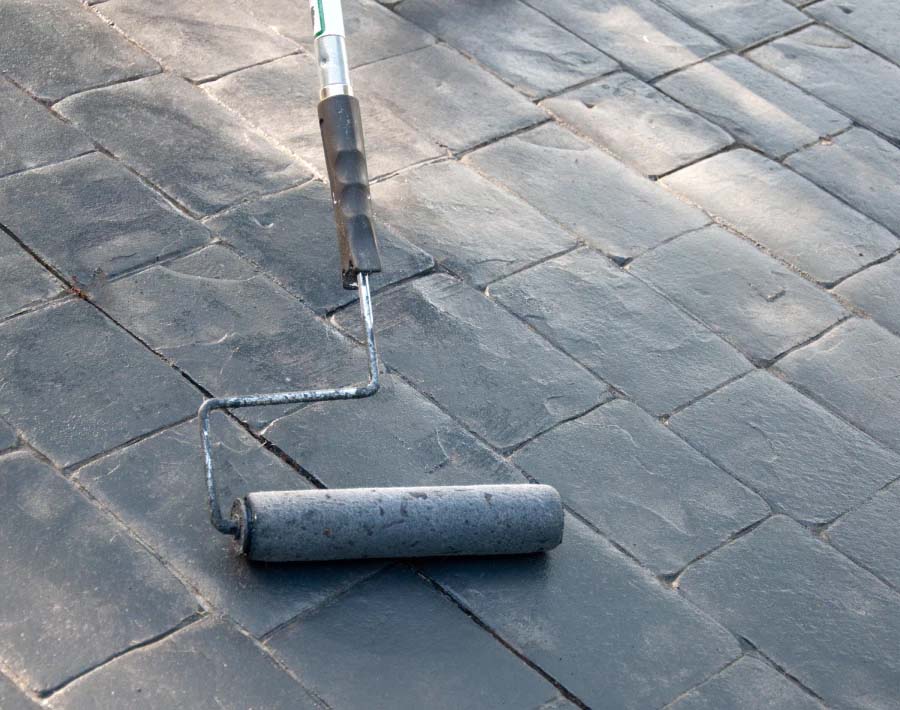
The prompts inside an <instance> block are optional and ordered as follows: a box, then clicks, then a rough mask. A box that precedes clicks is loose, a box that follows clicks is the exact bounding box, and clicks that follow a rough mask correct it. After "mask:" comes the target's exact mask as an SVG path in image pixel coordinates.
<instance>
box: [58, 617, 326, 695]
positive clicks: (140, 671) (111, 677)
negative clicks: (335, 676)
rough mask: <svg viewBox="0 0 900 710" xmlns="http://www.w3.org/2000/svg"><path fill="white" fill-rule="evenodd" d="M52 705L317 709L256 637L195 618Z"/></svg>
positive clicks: (84, 681) (91, 677)
mask: <svg viewBox="0 0 900 710" xmlns="http://www.w3.org/2000/svg"><path fill="white" fill-rule="evenodd" d="M51 707H53V708H54V709H57V710H80V709H81V708H86V707H90V708H95V709H96V710H118V709H119V708H122V707H128V708H134V710H157V708H164V707H168V708H176V707H178V708H204V710H205V709H206V708H210V710H212V709H213V708H229V710H231V708H234V709H235V710H236V709H237V708H266V710H294V709H295V708H296V709H297V710H303V709H306V708H309V709H310V710H312V709H313V708H318V707H320V706H319V704H318V703H317V702H315V700H314V699H313V698H312V697H311V696H310V695H309V694H308V693H307V691H306V690H305V689H304V688H303V687H302V686H300V685H299V684H298V683H297V682H296V681H295V680H293V679H292V678H291V677H290V676H289V675H288V674H287V673H285V672H284V671H283V670H282V669H281V668H279V667H278V666H277V665H276V664H275V662H274V661H273V660H272V658H270V657H269V656H268V655H267V654H266V653H265V652H264V651H263V650H261V649H260V648H259V647H258V646H256V645H255V644H254V643H253V641H251V640H250V639H248V638H247V637H246V636H244V635H243V634H241V633H240V632H239V631H238V630H237V629H235V628H234V627H232V626H230V625H229V624H228V623H227V622H223V621H218V620H215V619H210V620H207V621H202V622H199V623H195V624H192V625H191V626H189V627H188V628H186V629H184V630H182V631H179V632H178V633H176V634H173V635H172V636H169V637H168V638H166V639H165V640H163V641H162V642H160V643H157V644H154V645H152V646H150V647H148V648H146V649H140V650H139V651H136V652H134V653H129V654H128V655H127V656H125V657H123V658H118V659H116V660H115V661H113V662H112V663H110V664H109V665H108V666H105V667H104V668H101V669H100V670H98V671H96V672H94V673H91V674H90V675H89V676H87V677H85V678H83V679H80V680H78V681H77V682H76V683H73V684H72V685H71V686H69V687H68V688H66V689H65V690H64V691H63V692H62V693H60V694H59V695H58V696H54V697H53V700H52V701H51Z"/></svg>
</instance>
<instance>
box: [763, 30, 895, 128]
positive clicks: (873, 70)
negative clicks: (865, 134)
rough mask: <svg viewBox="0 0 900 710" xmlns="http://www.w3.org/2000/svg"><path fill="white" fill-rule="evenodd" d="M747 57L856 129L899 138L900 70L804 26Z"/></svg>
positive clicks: (827, 33)
mask: <svg viewBox="0 0 900 710" xmlns="http://www.w3.org/2000/svg"><path fill="white" fill-rule="evenodd" d="M749 57H750V58H751V59H753V60H754V61H755V62H758V63H759V64H761V65H763V66H764V67H765V68H766V69H768V70H769V71H772V72H774V73H776V74H780V75H781V76H783V77H784V78H785V79H787V80H788V81H791V82H793V83H794V84H797V85H798V86H800V88H802V89H804V90H806V91H808V92H810V93H811V94H813V95H815V96H818V97H819V98H820V99H822V100H824V101H826V102H827V103H829V104H831V105H832V106H834V107H835V108H837V109H839V110H841V111H843V112H844V113H846V114H847V115H848V116H851V117H852V118H855V119H856V120H857V121H859V122H860V123H861V124H863V125H865V126H869V127H871V128H875V129H876V130H879V131H882V132H883V133H885V134H886V135H888V136H890V137H891V138H895V139H896V138H900V113H898V112H897V111H896V110H895V109H896V106H897V103H898V102H900V67H898V66H897V65H895V64H891V63H890V62H887V61H885V60H884V59H882V58H881V57H879V56H878V55H876V54H874V53H872V52H870V51H868V50H867V49H864V48H863V47H860V46H859V45H858V44H854V43H853V42H851V41H850V40H848V39H846V38H844V37H841V36H840V35H838V34H835V33H834V32H832V31H831V30H828V29H826V28H824V27H819V26H816V27H810V28H808V29H805V30H802V31H800V32H797V33H796V34H792V35H789V36H788V37H782V38H781V39H778V40H775V41H774V42H771V43H769V44H767V45H764V46H762V47H760V48H759V49H755V50H753V51H752V52H750V54H749Z"/></svg>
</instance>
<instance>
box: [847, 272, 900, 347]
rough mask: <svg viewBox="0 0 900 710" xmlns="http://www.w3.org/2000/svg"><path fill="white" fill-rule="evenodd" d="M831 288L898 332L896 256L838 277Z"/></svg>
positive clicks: (899, 281) (899, 306)
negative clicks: (847, 276)
mask: <svg viewBox="0 0 900 710" xmlns="http://www.w3.org/2000/svg"><path fill="white" fill-rule="evenodd" d="M834 291H835V293H838V294H840V295H841V296H842V297H843V298H846V299H847V300H848V301H850V303H852V304H853V305H854V306H856V307H857V308H860V309H862V310H863V311H865V312H866V313H868V314H869V315H870V316H872V318H874V319H875V320H876V321H877V322H878V323H880V324H881V325H883V326H884V327H885V328H887V329H888V330H890V331H893V332H894V333H895V334H897V335H900V259H898V258H897V257H896V256H895V257H893V258H891V259H888V260H887V261H885V262H883V263H881V264H875V265H874V266H872V267H870V268H868V269H865V270H864V271H860V272H859V273H858V274H856V275H854V276H851V277H850V278H849V279H847V280H846V281H842V282H841V283H839V284H838V285H837V287H836V288H835V289H834Z"/></svg>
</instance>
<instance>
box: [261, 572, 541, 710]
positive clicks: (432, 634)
mask: <svg viewBox="0 0 900 710" xmlns="http://www.w3.org/2000/svg"><path fill="white" fill-rule="evenodd" d="M267 646H269V647H271V648H272V649H273V650H274V651H275V652H276V653H277V655H278V656H279V657H280V658H281V659H283V660H284V662H285V663H286V664H287V666H288V668H290V669H292V670H293V671H294V672H296V673H297V674H298V675H299V676H300V677H301V678H302V680H303V683H305V684H306V685H307V686H308V687H309V688H310V690H312V691H313V692H314V693H315V694H316V695H317V696H318V697H320V698H322V699H323V700H324V701H325V702H326V703H328V705H329V706H330V707H335V708H347V710H351V709H359V710H365V709H367V708H373V707H379V708H382V707H383V708H389V707H390V708H398V709H399V708H429V710H431V709H433V710H456V709H457V708H459V707H460V706H465V707H466V708H472V710H476V709H478V708H484V709H485V710H488V709H491V710H492V709H493V708H498V707H510V708H539V707H542V706H543V705H544V703H545V702H548V701H550V700H553V699H555V698H556V697H557V696H558V691H557V690H556V689H555V688H554V687H553V686H552V685H551V684H550V683H549V682H547V681H546V680H544V679H543V678H542V677H541V676H540V675H539V674H538V673H537V672H535V671H534V670H532V669H531V668H529V667H528V666H527V665H525V663H523V662H522V661H521V660H520V659H518V658H516V656H515V655H513V654H512V653H510V652H509V651H508V650H507V649H506V648H504V647H503V646H502V645H501V644H500V643H499V642H498V641H497V640H496V639H495V638H493V637H492V636H491V635H490V634H489V633H487V632H486V631H485V630H484V629H482V628H479V626H478V625H477V624H475V623H474V622H473V621H472V620H471V619H469V617H468V616H466V614H465V613H464V612H463V611H461V610H460V609H459V607H457V606H456V605H455V604H454V603H453V602H452V601H450V600H449V599H447V598H446V597H445V596H444V595H442V594H441V593H440V592H439V591H437V590H435V589H434V588H433V587H432V586H431V585H429V584H428V583H427V582H426V581H424V580H422V579H420V578H419V577H418V576H417V575H416V574H415V573H414V572H413V571H412V570H410V569H408V568H403V567H400V568H395V569H392V570H389V571H387V572H383V573H381V574H380V575H378V576H377V577H375V578H374V579H370V580H367V581H365V582H363V583H362V584H360V585H359V586H357V587H355V588H353V589H352V590H350V591H349V592H348V593H347V594H345V595H343V596H342V597H340V598H339V599H337V600H335V601H334V602H333V603H332V604H329V605H328V606H326V607H324V608H322V609H320V610H319V611H317V612H315V613H314V614H312V615H309V616H306V617H304V618H303V619H301V620H300V621H299V622H297V623H296V624H292V625H290V626H288V627H287V628H285V629H283V630H280V631H278V632H277V633H276V634H275V635H274V636H272V637H271V638H270V639H269V640H268V641H267ZM349 649H353V652H351V653H348V650H349ZM348 678H352V679H353V681H352V682H347V681H348Z"/></svg>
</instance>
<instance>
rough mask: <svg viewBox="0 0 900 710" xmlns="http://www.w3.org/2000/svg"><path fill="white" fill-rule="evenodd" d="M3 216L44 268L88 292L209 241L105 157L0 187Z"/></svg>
mask: <svg viewBox="0 0 900 710" xmlns="http://www.w3.org/2000/svg"><path fill="white" fill-rule="evenodd" d="M0 214H2V215H3V217H2V219H3V223H4V224H5V225H6V227H7V228H8V229H9V230H10V231H11V232H13V233H14V234H15V235H16V236H17V237H19V239H21V240H22V241H23V242H25V243H26V244H27V245H28V246H29V247H31V248H32V249H33V250H34V251H35V253H37V254H39V255H40V256H41V258H42V259H44V261H46V262H47V263H48V264H51V265H52V266H54V267H55V268H56V269H58V270H59V272H60V273H62V274H64V275H65V276H67V277H69V278H71V279H72V280H74V281H75V282H77V283H78V284H79V285H80V286H82V287H85V288H90V287H91V285H92V283H93V282H94V281H96V280H99V281H102V280H103V279H105V278H107V277H110V276H117V275H118V274H121V273H122V272H123V271H128V270H129V269H133V268H135V267H137V266H141V265H142V264H147V263H151V262H153V261H157V260H159V259H161V258H164V257H166V256H170V255H172V254H175V253H177V252H179V251H182V250H184V249H190V248H191V247H195V246H199V245H201V244H203V243H204V242H205V241H207V239H208V238H209V236H208V235H209V232H208V231H207V230H206V229H205V228H204V227H202V226H201V225H199V224H197V223H196V222H194V221H193V220H191V219H188V218H187V217H185V216H184V215H183V214H181V213H179V212H177V211H176V210H175V209H173V208H172V206H171V205H170V204H168V203H167V202H166V201H165V200H164V199H163V198H162V197H160V196H159V195H158V194H157V193H156V192H154V191H153V190H151V189H149V188H148V187H147V186H146V185H144V184H143V183H142V182H141V180H140V179H139V178H137V177H135V176H134V175H133V174H132V173H130V172H129V171H128V170H126V169H125V168H123V167H122V166H121V165H120V164H117V163H116V162H115V161H113V160H111V159H110V158H107V157H106V156H104V155H101V154H99V153H92V154H91V155H86V156H84V157H81V158H76V159H75V160H67V161H66V162H64V163H60V164H59V165H50V166H47V167H43V168H38V169H37V170H30V171H28V172H26V173H21V174H19V175H12V176H10V177H7V178H4V179H2V180H0Z"/></svg>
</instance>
